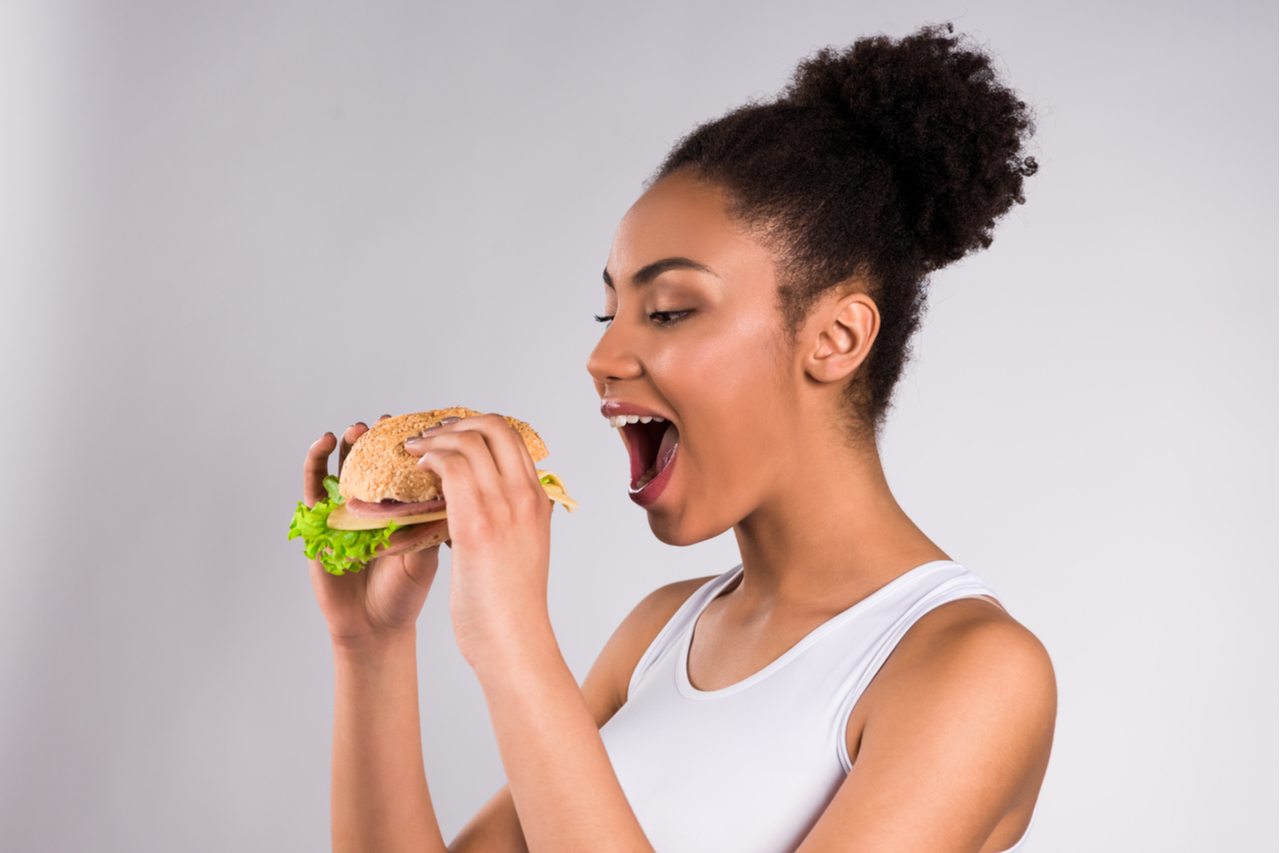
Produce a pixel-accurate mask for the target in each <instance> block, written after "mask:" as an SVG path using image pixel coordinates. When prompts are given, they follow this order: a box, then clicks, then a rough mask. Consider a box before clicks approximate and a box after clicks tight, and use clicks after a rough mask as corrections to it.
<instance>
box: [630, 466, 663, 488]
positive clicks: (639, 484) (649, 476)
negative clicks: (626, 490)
mask: <svg viewBox="0 0 1280 853" xmlns="http://www.w3.org/2000/svg"><path fill="white" fill-rule="evenodd" d="M656 476H658V472H657V471H654V470H653V469H652V468H650V469H649V470H648V471H645V472H644V476H643V477H641V478H640V479H639V480H637V481H636V484H635V485H634V486H632V487H631V490H632V491H635V492H638V491H640V490H641V489H643V488H644V487H645V486H647V485H649V483H650V481H652V480H653V478H654V477H656Z"/></svg>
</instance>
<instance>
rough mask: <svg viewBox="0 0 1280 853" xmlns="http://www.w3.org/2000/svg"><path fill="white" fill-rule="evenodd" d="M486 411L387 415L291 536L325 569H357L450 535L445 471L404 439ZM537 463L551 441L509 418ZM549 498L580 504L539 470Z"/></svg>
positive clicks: (302, 513) (300, 512) (301, 513)
mask: <svg viewBox="0 0 1280 853" xmlns="http://www.w3.org/2000/svg"><path fill="white" fill-rule="evenodd" d="M479 414H480V412H477V411H473V410H471V409H466V408H462V407H461V406H455V407H453V408H450V409H433V410H432V411H430V412H416V413H414V414H409V415H400V416H398V417H394V418H387V419H385V420H382V421H379V422H378V423H376V424H374V425H373V426H371V427H370V428H369V429H368V431H366V432H365V433H364V434H363V435H361V436H360V437H359V438H358V439H356V442H355V444H354V445H352V447H351V452H350V453H349V454H348V455H347V459H346V461H345V463H344V464H343V465H342V471H341V476H340V477H333V476H329V477H325V478H324V488H325V491H326V492H328V495H329V496H328V497H327V498H325V499H324V500H321V501H319V502H318V503H317V504H316V505H315V506H314V507H308V506H307V505H306V504H304V503H302V502H301V501H299V502H298V508H297V510H295V511H294V513H293V520H292V521H291V522H290V524H289V539H291V540H292V539H296V538H299V537H301V538H302V542H303V546H304V549H303V550H304V551H305V552H306V555H307V557H308V558H310V559H312V560H318V561H319V563H320V565H321V566H323V567H324V569H325V571H327V572H329V573H331V574H335V575H342V574H346V573H347V572H358V571H360V570H361V569H362V568H364V564H365V563H367V562H369V560H372V559H373V558H374V557H384V556H389V555H393V554H410V553H413V552H414V551H421V550H423V549H424V548H431V547H434V546H436V545H439V544H440V543H442V542H444V541H446V540H447V539H448V538H449V522H448V510H447V507H446V506H445V499H444V493H443V492H442V491H441V487H440V475H439V474H436V473H435V472H434V471H422V470H419V469H418V457H416V456H411V455H410V454H409V452H408V451H407V450H405V446H404V443H405V441H407V440H408V439H410V438H413V437H415V436H419V435H422V431H423V430H425V429H428V428H429V427H433V426H438V425H439V424H440V422H441V421H443V420H444V419H445V418H470V417H475V416H476V415H479ZM506 420H507V423H508V424H510V425H511V428H512V429H514V430H515V431H516V432H517V433H519V434H520V437H521V438H522V439H524V445H525V447H526V448H528V450H529V455H530V456H532V457H533V461H534V462H535V463H537V462H539V461H541V460H542V459H544V458H546V456H547V446H546V445H545V444H543V443H542V439H541V438H540V437H539V436H538V434H537V433H536V432H534V431H533V428H532V427H530V426H529V425H528V424H527V423H525V422H524V421H518V420H516V419H515V418H507V419H506ZM538 479H539V480H540V481H541V483H542V488H543V490H544V491H545V492H546V493H547V496H548V497H549V498H551V500H553V501H556V502H557V503H561V504H564V506H565V508H566V509H567V510H569V511H570V512H572V511H573V510H575V509H577V508H578V505H577V503H575V502H574V500H573V498H571V497H569V494H568V492H566V491H565V488H564V484H563V483H561V482H560V478H559V477H557V476H556V475H555V474H554V473H552V472H551V471H541V470H540V471H538Z"/></svg>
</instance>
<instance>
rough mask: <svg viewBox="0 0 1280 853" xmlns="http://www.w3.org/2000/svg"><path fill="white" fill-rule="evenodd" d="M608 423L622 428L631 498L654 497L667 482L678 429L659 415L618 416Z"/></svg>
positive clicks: (677, 440) (639, 500) (651, 498)
mask: <svg viewBox="0 0 1280 853" xmlns="http://www.w3.org/2000/svg"><path fill="white" fill-rule="evenodd" d="M611 423H612V424H613V425H615V426H618V427H619V428H620V429H621V430H622V437H623V440H624V441H626V443H627V452H628V453H629V454H630V456H631V497H632V499H633V500H635V501H636V502H637V503H649V502H650V501H652V500H656V499H657V497H658V492H659V491H661V489H662V486H663V485H665V484H666V480H667V477H666V476H663V475H664V474H666V473H667V472H668V469H669V466H670V465H671V461H672V460H673V459H674V458H675V455H676V448H677V447H678V446H679V443H680V430H678V429H676V425H675V424H673V423H671V422H670V421H668V420H664V419H662V418H649V417H645V418H638V417H636V416H635V415H630V416H618V417H616V418H614V419H613V420H612V421H611Z"/></svg>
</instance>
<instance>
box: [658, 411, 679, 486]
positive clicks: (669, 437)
mask: <svg viewBox="0 0 1280 853" xmlns="http://www.w3.org/2000/svg"><path fill="white" fill-rule="evenodd" d="M679 442H680V430H678V429H676V425H675V424H671V425H670V426H668V427H667V431H666V432H664V433H663V434H662V443H661V444H659V445H658V459H657V461H656V462H654V463H653V473H654V475H655V476H657V474H658V472H659V471H661V470H662V469H663V468H666V467H667V463H668V462H670V461H671V457H672V456H674V455H675V452H676V445H677V444H678V443H679Z"/></svg>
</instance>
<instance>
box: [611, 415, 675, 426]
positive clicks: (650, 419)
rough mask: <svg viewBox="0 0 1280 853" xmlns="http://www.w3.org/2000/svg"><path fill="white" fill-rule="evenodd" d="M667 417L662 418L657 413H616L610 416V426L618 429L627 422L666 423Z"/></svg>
mask: <svg viewBox="0 0 1280 853" xmlns="http://www.w3.org/2000/svg"><path fill="white" fill-rule="evenodd" d="M666 421H667V419H666V418H660V417H658V416H657V415H614V416H613V417H611V418H609V426H611V427H613V428H614V429H617V428H618V427H621V426H626V425H627V424H647V423H659V424H661V423H666Z"/></svg>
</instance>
